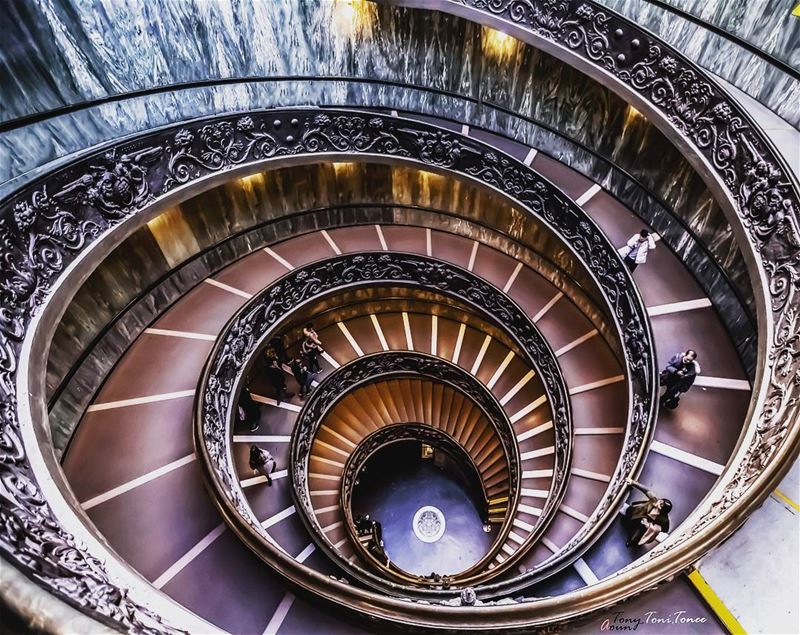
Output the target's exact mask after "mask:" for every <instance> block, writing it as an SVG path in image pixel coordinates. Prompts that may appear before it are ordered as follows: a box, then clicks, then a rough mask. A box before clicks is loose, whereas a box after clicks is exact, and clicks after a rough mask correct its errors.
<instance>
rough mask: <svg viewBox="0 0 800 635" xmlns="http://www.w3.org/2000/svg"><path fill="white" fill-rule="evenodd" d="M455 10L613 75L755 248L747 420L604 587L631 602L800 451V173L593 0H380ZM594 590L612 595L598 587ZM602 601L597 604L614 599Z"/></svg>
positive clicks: (714, 539)
mask: <svg viewBox="0 0 800 635" xmlns="http://www.w3.org/2000/svg"><path fill="white" fill-rule="evenodd" d="M379 1H384V2H388V3H391V4H398V5H402V6H410V7H418V8H424V9H434V10H439V11H444V12H447V13H452V14H455V15H458V16H461V17H463V18H466V19H468V20H472V21H474V22H478V23H482V24H484V25H487V26H491V27H493V28H497V29H502V30H503V31H505V32H507V33H509V34H512V35H514V36H515V37H517V38H519V39H520V40H522V41H524V42H526V43H528V44H531V45H532V46H534V47H537V48H541V49H542V50H544V51H546V52H547V53H549V54H551V55H553V56H554V57H557V58H558V59H560V60H562V61H566V62H567V63H569V64H571V65H572V66H575V67H577V68H579V69H580V70H582V71H583V72H586V73H587V74H589V75H590V76H592V77H594V78H595V79H597V80H598V81H601V82H603V83H604V84H605V85H607V86H608V87H609V88H611V89H612V90H613V91H615V92H617V93H618V94H620V95H621V96H622V97H623V98H625V99H626V100H628V101H630V102H632V103H633V104H634V105H635V106H636V107H637V108H638V109H639V110H641V111H642V112H644V114H645V115H646V116H647V117H648V118H649V120H650V121H651V122H652V123H653V124H654V125H656V126H657V127H658V128H659V129H660V130H661V131H662V132H664V134H665V135H666V136H667V137H668V138H669V139H670V140H672V141H673V142H674V143H675V144H676V145H677V146H678V147H679V148H681V150H682V152H683V154H684V155H685V156H686V157H687V158H688V159H689V161H690V162H691V163H692V165H693V166H694V167H695V169H697V171H698V172H699V174H700V175H701V176H702V177H703V179H704V181H705V182H706V183H707V185H708V186H709V188H710V190H711V191H712V193H714V195H715V197H716V198H717V200H718V202H719V203H720V205H721V206H722V208H723V210H724V211H725V213H726V217H727V218H728V220H729V222H730V227H731V228H732V230H733V231H734V232H735V233H736V235H737V242H738V244H739V246H740V248H741V249H742V252H743V254H744V256H745V261H746V264H747V266H748V271H749V273H750V276H751V283H752V284H753V286H754V294H755V298H756V303H757V313H758V315H757V318H758V329H759V333H758V337H759V360H758V366H757V369H756V378H755V381H754V382H753V395H752V399H751V402H750V408H749V412H748V415H747V424H746V426H745V430H744V432H743V434H742V437H741V438H740V441H739V444H738V446H737V449H736V451H735V452H734V455H733V456H732V457H731V458H730V459H729V461H728V464H727V466H726V470H725V471H724V472H723V473H722V475H721V476H720V478H719V479H718V480H717V482H716V484H715V485H714V487H713V488H712V489H711V491H709V493H708V494H707V495H706V496H705V497H704V499H703V500H702V501H701V503H700V504H699V505H698V506H697V507H696V508H695V509H694V511H693V512H692V513H691V514H690V515H689V517H688V518H687V519H686V520H685V521H684V522H683V523H682V524H681V526H680V527H678V528H676V530H674V531H673V532H671V533H670V536H669V537H668V538H667V539H666V540H665V541H664V542H662V543H660V544H659V545H658V546H657V547H656V548H654V549H652V550H651V551H649V552H648V553H647V555H646V556H644V557H643V558H642V559H640V560H637V561H636V562H634V563H632V564H631V565H629V567H627V568H626V569H625V570H624V571H622V572H620V574H618V575H617V576H614V577H612V578H611V579H610V580H613V581H615V582H618V584H615V583H614V582H608V583H606V581H604V582H603V583H601V585H600V586H598V590H597V593H601V592H604V593H606V597H605V598H602V599H604V600H605V604H606V605H610V604H613V603H615V602H618V601H620V600H621V599H622V598H623V597H624V596H622V595H620V594H618V593H616V591H617V590H619V589H622V588H626V589H627V592H628V593H631V592H632V591H631V589H630V585H628V586H626V585H625V584H624V583H623V582H619V580H618V578H619V579H625V577H626V575H627V574H628V573H630V572H631V571H633V570H635V571H636V572H637V574H638V575H639V576H641V578H640V579H641V582H642V585H641V587H640V589H645V588H647V586H646V585H647V584H649V585H650V586H653V585H654V584H657V583H658V582H661V581H665V580H668V579H671V578H672V577H674V576H675V575H677V574H678V573H680V572H681V571H683V570H685V569H686V568H688V566H690V565H691V564H693V563H694V562H696V561H697V560H698V559H699V558H700V557H702V555H704V553H705V552H706V551H708V550H709V549H711V548H713V547H714V546H716V545H718V544H719V543H720V542H722V541H723V540H724V539H725V538H726V537H727V536H729V535H730V534H731V533H732V532H733V531H735V530H736V529H737V528H738V527H739V526H740V525H741V524H742V522H743V521H744V519H745V518H746V517H747V515H748V514H749V513H751V512H752V511H754V510H755V509H757V508H758V507H759V506H760V505H761V503H762V502H763V501H764V499H766V498H767V497H768V496H769V495H770V493H771V491H772V490H773V489H774V487H776V486H777V484H778V483H779V482H780V480H781V478H782V476H783V475H784V474H785V473H786V472H787V471H788V470H789V469H790V467H791V465H792V463H793V461H794V460H795V459H796V458H797V456H798V454H800V428H798V426H792V425H791V424H792V422H794V421H797V420H798V419H800V384H798V383H797V382H796V381H794V380H793V378H794V377H796V376H797V375H798V373H800V357H798V356H797V355H796V354H795V353H796V347H797V335H796V334H797V332H798V329H800V183H798V179H797V177H796V176H795V175H794V173H793V172H792V170H791V169H790V168H789V167H788V166H787V165H786V162H785V160H784V159H783V157H782V156H781V154H780V152H779V151H778V150H777V149H776V148H775V146H774V144H773V143H772V141H771V140H770V139H769V137H768V136H767V135H766V134H765V133H764V132H763V131H762V130H761V128H760V127H759V126H758V124H757V123H756V122H755V121H754V119H753V118H752V117H751V116H750V114H749V113H748V112H747V110H746V109H745V108H743V107H742V106H741V104H739V102H738V101H736V99H734V98H733V97H731V96H730V95H729V94H728V92H727V91H726V90H725V89H724V88H723V87H722V86H721V85H720V84H719V83H718V82H717V81H716V80H715V78H714V77H713V75H712V74H710V73H708V72H706V71H704V70H703V69H702V68H700V67H699V66H698V65H697V64H695V63H693V62H692V61H690V60H689V59H688V58H686V57H685V56H684V55H683V54H681V53H680V52H679V51H677V50H676V49H674V48H672V47H671V46H670V45H668V44H667V43H665V42H664V41H663V40H661V39H659V38H658V37H657V36H656V35H654V34H653V33H651V32H650V31H648V30H647V29H645V28H643V27H641V26H639V25H637V24H636V23H634V22H632V21H630V20H629V19H627V18H625V17H623V16H621V15H619V14H618V13H616V12H615V11H613V10H611V9H609V8H607V7H605V6H603V5H600V4H599V3H597V2H594V1H593V0H569V1H567V2H561V3H557V4H556V3H546V2H539V1H537V0H491V1H489V0H433V1H430V0H426V1H420V0H379ZM592 597H595V598H599V597H600V596H598V595H596V594H593V595H592ZM602 599H598V601H597V606H598V607H599V606H601V605H602Z"/></svg>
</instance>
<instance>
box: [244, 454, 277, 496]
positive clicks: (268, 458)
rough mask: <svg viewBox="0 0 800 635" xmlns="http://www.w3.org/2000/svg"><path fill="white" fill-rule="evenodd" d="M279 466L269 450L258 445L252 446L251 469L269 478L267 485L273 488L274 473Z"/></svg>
mask: <svg viewBox="0 0 800 635" xmlns="http://www.w3.org/2000/svg"><path fill="white" fill-rule="evenodd" d="M277 466H278V462H277V461H276V460H275V457H273V456H272V455H271V454H270V453H269V452H268V451H267V450H265V449H264V448H260V447H258V446H257V445H256V444H252V445H251V446H250V469H251V470H253V471H254V472H256V473H257V474H261V475H262V476H266V477H267V485H268V486H269V487H272V473H273V472H274V471H275V468H276V467H277Z"/></svg>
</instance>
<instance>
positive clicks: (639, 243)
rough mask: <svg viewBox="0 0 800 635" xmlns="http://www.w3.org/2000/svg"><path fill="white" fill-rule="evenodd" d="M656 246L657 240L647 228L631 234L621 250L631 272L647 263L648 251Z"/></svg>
mask: <svg viewBox="0 0 800 635" xmlns="http://www.w3.org/2000/svg"><path fill="white" fill-rule="evenodd" d="M655 248H656V241H655V240H653V236H652V235H651V234H650V232H649V231H647V230H646V229H643V230H642V231H640V232H639V233H638V234H634V235H633V236H631V237H630V238H629V239H628V242H627V244H626V245H625V246H624V247H623V248H622V252H621V253H622V256H623V260H624V261H625V265H626V266H627V267H628V269H629V270H630V272H631V273H633V272H634V271H635V270H636V267H638V266H639V265H641V264H643V263H645V262H646V261H647V252H648V251H650V250H651V249H655Z"/></svg>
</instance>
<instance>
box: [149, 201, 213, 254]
mask: <svg viewBox="0 0 800 635" xmlns="http://www.w3.org/2000/svg"><path fill="white" fill-rule="evenodd" d="M147 227H148V229H150V234H151V235H152V236H153V238H155V241H156V242H157V243H158V246H159V247H160V248H161V253H162V254H163V255H164V258H165V259H166V261H167V263H169V266H170V267H177V266H178V265H179V264H180V263H182V262H184V261H186V260H187V259H188V258H190V257H191V256H193V255H194V254H196V253H197V252H199V251H200V245H199V244H198V243H197V239H196V238H195V236H194V232H192V228H191V227H190V226H189V223H187V222H186V219H185V218H184V216H183V211H182V210H181V208H180V207H170V208H169V209H166V210H164V211H163V212H161V214H159V215H158V216H156V217H155V218H153V219H151V220H149V221H147Z"/></svg>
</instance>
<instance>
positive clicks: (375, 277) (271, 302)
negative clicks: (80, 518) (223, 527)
mask: <svg viewBox="0 0 800 635" xmlns="http://www.w3.org/2000/svg"><path fill="white" fill-rule="evenodd" d="M376 285H392V286H411V287H418V288H420V289H427V290H434V291H436V292H438V293H440V294H442V295H444V296H448V297H452V298H455V299H457V300H459V301H461V302H462V303H464V304H465V305H467V306H469V307H471V309H472V311H473V312H474V313H475V314H477V315H480V316H482V318H483V319H484V320H486V321H487V322H489V323H492V324H494V325H495V326H497V327H500V328H502V329H503V330H504V331H505V332H506V333H507V334H508V336H509V337H510V339H511V340H512V341H514V342H515V343H516V345H517V346H518V347H519V349H520V350H521V351H522V352H523V354H524V356H525V358H526V362H527V363H528V365H530V366H531V367H532V368H534V369H535V370H536V372H537V373H538V375H539V377H540V378H541V380H542V382H543V384H544V386H545V390H546V393H547V397H548V405H549V407H550V410H551V413H552V420H553V427H554V433H555V442H554V445H555V455H554V465H553V480H552V482H551V491H550V493H549V496H548V499H547V501H546V504H545V506H544V509H543V511H542V519H548V518H550V517H551V516H552V514H554V513H555V510H556V508H557V507H558V505H559V504H560V501H561V497H562V496H563V493H564V489H565V485H566V480H567V477H568V467H569V463H570V454H571V436H572V428H571V426H572V423H571V418H570V404H569V397H568V395H567V389H566V385H565V384H564V380H563V378H562V376H561V373H560V371H559V369H558V364H557V362H556V358H555V355H554V353H553V351H552V350H551V348H550V346H549V345H548V344H547V342H546V341H545V339H544V338H543V337H542V335H541V333H539V331H538V329H537V328H536V327H535V326H534V324H533V322H532V321H531V320H530V318H528V316H527V315H526V314H525V313H524V312H523V311H522V309H520V308H519V307H518V306H517V305H516V304H515V303H514V302H513V301H512V300H511V299H510V298H509V297H508V296H507V295H506V294H504V293H503V292H502V291H500V290H499V289H497V288H496V287H494V286H493V285H491V284H490V283H488V282H486V281H485V280H483V279H482V278H479V277H478V276H476V275H474V274H473V273H471V272H469V271H467V270H465V269H462V268H461V267H457V266H455V265H452V264H450V263H446V262H442V261H439V260H435V259H433V258H428V257H424V256H419V255H416V254H402V253H386V252H377V253H370V252H366V253H363V254H359V255H345V256H337V257H335V258H331V259H328V260H323V261H320V262H315V263H312V264H309V265H306V266H304V267H302V268H298V269H295V270H293V271H291V272H290V273H288V274H286V275H285V276H284V277H283V278H281V279H280V280H279V281H278V282H276V283H274V284H273V285H271V286H269V287H267V288H266V289H264V290H262V291H261V292H260V293H258V294H257V295H256V296H254V297H253V298H252V299H251V300H250V301H249V302H247V303H246V304H245V305H244V307H242V308H241V309H240V310H239V312H238V313H237V314H236V315H235V316H234V317H233V318H231V320H230V322H229V323H228V324H227V325H226V327H225V328H224V329H223V331H222V332H221V334H220V336H219V338H218V340H217V342H216V344H215V346H214V349H213V350H212V352H211V354H210V356H209V359H208V361H207V363H206V367H205V369H204V372H203V375H202V377H201V380H200V383H199V386H198V391H197V403H196V405H195V442H196V445H197V447H198V450H199V452H200V453H201V456H202V457H203V459H204V461H203V464H204V467H205V474H206V477H207V480H208V481H209V485H210V487H211V489H212V491H214V492H215V493H216V495H217V503H218V504H219V505H221V506H222V507H223V508H225V509H223V511H224V512H226V515H227V516H230V513H231V512H233V513H235V514H238V515H239V516H240V518H241V519H242V520H243V521H244V523H243V525H242V526H243V528H244V529H245V530H246V531H248V532H250V533H251V534H252V535H251V538H252V537H253V536H255V537H257V538H258V539H259V541H260V542H261V543H262V544H261V546H262V549H261V550H256V551H257V553H259V555H261V556H262V557H265V559H266V558H268V556H266V555H265V551H264V550H269V549H271V545H270V543H269V539H268V537H267V536H266V535H265V533H264V531H263V529H262V528H261V526H260V524H259V522H258V519H257V518H256V517H255V515H254V514H253V511H252V510H251V509H250V506H249V504H248V503H247V500H246V497H245V496H244V494H243V492H242V489H241V486H240V485H239V481H238V478H237V476H236V470H235V467H234V464H233V457H232V454H231V448H230V446H231V444H230V436H231V434H232V429H233V421H234V419H235V416H234V411H235V404H236V402H237V397H238V395H239V392H240V390H241V384H242V381H243V379H244V377H245V375H246V373H247V371H248V369H249V367H250V365H252V363H253V360H254V358H255V356H256V354H257V353H258V351H259V350H260V349H261V348H262V347H263V346H264V343H265V342H266V341H267V340H268V339H269V338H270V337H271V336H272V335H273V334H274V333H275V332H277V331H278V330H279V329H280V328H281V327H282V325H283V324H284V323H285V322H287V321H288V320H289V319H290V316H291V315H292V313H293V312H294V311H295V310H297V309H298V308H300V307H303V306H304V305H306V304H307V303H309V302H311V301H312V300H316V299H319V298H322V297H324V296H326V295H329V294H333V293H337V292H339V291H341V290H342V289H345V288H347V289H354V288H357V287H369V286H376ZM402 360H403V358H402V357H395V356H391V355H389V356H385V357H383V356H382V357H379V358H376V359H372V358H364V360H356V361H355V362H353V364H352V365H348V366H346V367H345V369H344V372H342V373H341V374H339V373H337V374H335V375H334V376H333V377H332V378H331V380H330V382H327V381H326V382H324V383H323V385H321V386H320V387H319V388H318V389H317V390H316V391H315V392H314V397H313V398H312V399H310V400H309V402H308V403H307V404H306V406H305V407H304V409H303V412H302V413H301V419H300V421H299V422H298V426H299V428H300V433H299V434H297V435H295V437H294V439H293V444H292V457H293V459H292V460H293V464H294V467H293V470H292V475H293V479H294V483H295V487H294V491H295V494H296V495H297V496H298V498H299V500H298V502H299V503H300V505H301V506H302V507H303V508H304V509H307V510H309V511H311V512H312V517H313V510H312V507H311V501H310V496H309V495H308V488H307V484H306V482H305V478H306V471H307V470H306V461H307V457H308V455H309V451H310V447H311V446H310V443H311V441H312V440H313V437H314V434H313V431H314V429H315V426H316V425H317V424H318V422H319V421H320V420H321V419H320V418H321V417H322V416H323V415H324V412H325V411H326V409H327V408H328V407H329V406H330V405H331V404H332V403H334V402H335V401H336V400H338V399H339V398H340V397H341V396H342V394H343V393H344V392H346V390H347V389H348V386H350V385H351V384H353V385H354V384H356V383H357V382H358V381H363V380H365V379H366V378H367V377H368V376H369V375H367V374H365V373H368V372H372V371H374V370H375V369H378V368H382V369H383V370H382V372H383V373H384V374H385V373H387V372H389V371H388V369H389V368H390V367H391V366H392V365H393V364H394V365H397V364H398V363H399V362H400V361H402ZM434 360H435V358H427V357H425V356H421V355H419V354H416V355H415V356H413V357H407V358H406V361H408V363H409V364H412V365H413V364H416V370H417V371H421V370H423V369H424V368H425V367H426V366H429V365H434V364H435V365H436V366H438V370H439V371H440V372H443V373H446V374H447V377H448V380H449V381H453V382H454V385H456V386H461V387H463V388H464V389H466V390H468V391H469V392H470V393H474V394H475V395H476V399H477V400H478V401H477V403H478V405H480V406H482V407H485V408H486V409H487V411H488V412H492V413H493V414H494V416H493V417H492V419H493V420H495V421H503V420H506V421H507V419H506V417H505V414H504V413H503V411H502V408H501V407H500V405H499V404H497V403H496V401H495V400H494V397H492V396H490V395H486V394H485V389H481V390H475V386H474V385H473V384H472V383H471V382H469V381H468V380H466V378H465V376H464V374H463V373H462V371H461V370H460V369H457V368H456V367H452V368H449V367H448V366H447V365H446V363H445V362H441V360H436V361H434ZM450 366H452V365H450ZM448 368H449V370H448ZM501 438H505V441H504V443H506V444H509V445H508V446H507V448H506V449H507V451H508V452H509V453H515V452H518V451H517V450H516V448H515V442H514V439H513V432H511V430H510V424H509V426H508V428H507V430H506V431H505V432H503V437H501ZM512 455H513V454H512ZM514 456H518V455H514ZM511 465H512V466H513V467H512V468H511V469H513V470H514V471H515V473H514V474H512V475H513V476H515V477H516V476H517V474H518V470H519V467H518V465H519V464H518V460H517V461H516V462H515V463H512V464H511ZM301 466H302V469H300V468H301ZM312 529H313V531H314V532H315V533H316V532H318V531H319V529H320V528H319V527H314V526H313V522H312ZM333 555H334V556H335V554H333ZM358 573H362V572H360V571H359V572H358ZM361 577H362V578H363V577H364V576H363V575H362V576H361ZM373 578H374V577H373ZM370 581H371V582H372V583H373V584H376V585H382V586H383V587H384V588H387V587H388V588H390V589H394V590H395V591H397V590H402V591H403V592H404V593H405V594H411V595H413V594H415V593H416V594H420V593H422V592H423V590H422V589H414V588H409V587H407V586H405V587H402V588H400V587H396V588H395V587H392V586H391V585H388V584H387V582H386V581H384V580H381V579H371V580H370Z"/></svg>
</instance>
